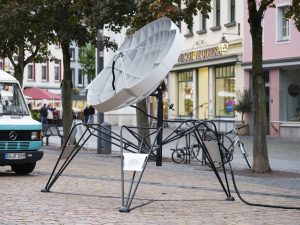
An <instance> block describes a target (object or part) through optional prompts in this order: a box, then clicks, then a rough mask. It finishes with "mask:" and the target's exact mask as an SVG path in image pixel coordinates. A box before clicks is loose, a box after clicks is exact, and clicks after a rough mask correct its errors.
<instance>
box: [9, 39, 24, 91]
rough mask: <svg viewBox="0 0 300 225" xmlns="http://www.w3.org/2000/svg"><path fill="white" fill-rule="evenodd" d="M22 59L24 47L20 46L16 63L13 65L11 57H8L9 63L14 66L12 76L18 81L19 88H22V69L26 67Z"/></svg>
mask: <svg viewBox="0 0 300 225" xmlns="http://www.w3.org/2000/svg"><path fill="white" fill-rule="evenodd" d="M24 57H25V53H24V45H21V44H20V46H19V54H18V63H17V64H15V63H14V62H13V61H12V60H13V57H10V61H11V63H12V64H13V65H14V71H15V73H14V76H15V78H16V79H17V80H18V81H19V83H20V86H21V87H23V79H24V67H25V66H26V64H25V62H24Z"/></svg>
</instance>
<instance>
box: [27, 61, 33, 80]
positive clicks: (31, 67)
mask: <svg viewBox="0 0 300 225" xmlns="http://www.w3.org/2000/svg"><path fill="white" fill-rule="evenodd" d="M27 72H28V73H27V74H28V80H33V65H32V64H29V65H28V66H27Z"/></svg>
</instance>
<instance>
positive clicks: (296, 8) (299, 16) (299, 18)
mask: <svg viewBox="0 0 300 225" xmlns="http://www.w3.org/2000/svg"><path fill="white" fill-rule="evenodd" d="M287 16H288V17H289V18H292V19H293V20H294V21H295V26H296V27H297V29H298V31H300V0H292V4H291V7H290V10H289V12H288V13H287Z"/></svg>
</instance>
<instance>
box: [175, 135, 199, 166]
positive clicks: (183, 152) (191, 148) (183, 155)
mask: <svg viewBox="0 0 300 225" xmlns="http://www.w3.org/2000/svg"><path fill="white" fill-rule="evenodd" d="M200 135H203V131H201V133H200ZM171 150H172V151H173V153H172V160H173V162H175V163H190V162H191V160H193V159H194V160H197V161H200V162H202V148H201V145H200V144H199V143H198V141H197V139H196V137H195V134H193V133H188V134H186V135H185V136H183V137H182V138H180V139H178V140H177V142H176V145H175V148H174V149H171Z"/></svg>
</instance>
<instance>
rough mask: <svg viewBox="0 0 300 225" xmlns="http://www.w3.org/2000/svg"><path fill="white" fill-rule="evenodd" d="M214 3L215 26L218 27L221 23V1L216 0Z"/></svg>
mask: <svg viewBox="0 0 300 225" xmlns="http://www.w3.org/2000/svg"><path fill="white" fill-rule="evenodd" d="M215 3H216V4H215V26H216V27H219V26H220V24H221V7H220V4H221V3H220V0H216V1H215Z"/></svg>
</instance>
